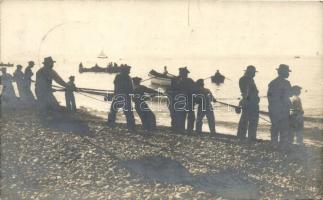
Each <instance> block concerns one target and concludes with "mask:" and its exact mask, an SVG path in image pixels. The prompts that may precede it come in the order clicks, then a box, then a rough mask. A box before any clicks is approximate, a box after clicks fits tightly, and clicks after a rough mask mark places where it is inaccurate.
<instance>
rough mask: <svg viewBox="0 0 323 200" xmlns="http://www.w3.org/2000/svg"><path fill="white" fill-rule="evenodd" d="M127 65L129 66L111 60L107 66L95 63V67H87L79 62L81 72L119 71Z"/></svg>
mask: <svg viewBox="0 0 323 200" xmlns="http://www.w3.org/2000/svg"><path fill="white" fill-rule="evenodd" d="M125 66H128V65H127V64H121V65H118V64H117V63H112V62H110V63H109V64H108V65H107V67H100V66H99V65H98V64H95V65H94V66H93V67H90V68H85V67H84V66H83V64H82V63H80V64H79V73H84V72H95V73H109V74H113V73H119V72H120V71H121V69H122V68H123V67H125Z"/></svg>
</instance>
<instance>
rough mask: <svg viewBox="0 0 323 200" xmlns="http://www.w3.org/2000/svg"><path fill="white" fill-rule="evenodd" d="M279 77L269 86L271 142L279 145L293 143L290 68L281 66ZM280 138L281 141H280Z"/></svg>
mask: <svg viewBox="0 0 323 200" xmlns="http://www.w3.org/2000/svg"><path fill="white" fill-rule="evenodd" d="M277 71H278V77H277V78H276V79H274V80H273V81H271V82H270V83H269V85H268V93H267V96H268V103H269V105H268V109H269V117H270V121H271V130H270V131H271V141H272V142H275V143H277V142H278V141H279V142H282V143H291V137H290V135H291V134H290V131H289V125H290V124H289V111H290V106H291V102H290V99H289V98H290V96H291V85H290V83H289V81H288V80H286V79H287V78H288V77H289V72H291V71H290V70H289V66H288V65H285V64H281V65H279V68H278V69H277ZM278 138H279V139H278Z"/></svg>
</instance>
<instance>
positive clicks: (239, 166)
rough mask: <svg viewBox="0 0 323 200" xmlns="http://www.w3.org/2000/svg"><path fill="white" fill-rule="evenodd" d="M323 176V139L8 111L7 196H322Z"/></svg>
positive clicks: (4, 140)
mask: <svg viewBox="0 0 323 200" xmlns="http://www.w3.org/2000/svg"><path fill="white" fill-rule="evenodd" d="M13 119H14V120H13ZM314 136H315V134H312V135H305V139H308V138H311V137H314ZM316 136H322V129H319V134H318V135H316ZM319 139H320V138H318V137H316V140H319ZM311 140H315V139H313V138H312V139H311ZM321 180H322V146H320V145H313V144H306V145H305V146H304V147H303V146H299V145H292V146H291V147H284V146H277V145H273V144H271V143H270V142H269V141H262V140H259V141H257V142H252V143H249V142H247V141H241V140H238V139H237V138H236V137H234V136H230V135H224V134H218V135H210V134H207V133H204V134H201V135H197V134H192V135H179V134H174V133H171V132H170V130H169V129H168V128H167V127H160V128H158V131H156V132H155V133H148V132H144V131H142V130H141V129H140V128H139V127H138V131H137V132H135V133H129V132H127V130H126V129H125V127H124V125H122V124H120V125H119V126H118V127H116V128H115V129H111V128H108V127H106V126H105V120H103V119H102V118H99V117H97V116H94V115H91V114H90V113H89V112H85V111H82V110H79V111H78V112H77V113H76V114H72V115H67V114H66V113H57V114H56V115H55V117H54V118H51V119H43V118H41V119H40V118H39V117H38V115H37V113H36V112H35V111H33V110H30V109H24V110H21V111H19V112H18V111H13V110H4V111H3V113H2V118H1V198H2V199H259V198H262V199H264V198H265V199H266V198H267V199H268V198H270V199H274V198H275V199H277V198H279V199H286V198H287V199H295V198H298V199H308V198H311V199H321V198H323V196H322V190H323V188H322V182H321Z"/></svg>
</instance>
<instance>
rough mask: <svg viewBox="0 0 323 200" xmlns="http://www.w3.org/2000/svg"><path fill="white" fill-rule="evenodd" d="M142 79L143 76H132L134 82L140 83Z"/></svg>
mask: <svg viewBox="0 0 323 200" xmlns="http://www.w3.org/2000/svg"><path fill="white" fill-rule="evenodd" d="M141 80H142V78H140V77H133V78H132V81H133V82H134V83H139V82H140V81H141Z"/></svg>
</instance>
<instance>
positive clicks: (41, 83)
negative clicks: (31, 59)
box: [35, 57, 67, 115]
mask: <svg viewBox="0 0 323 200" xmlns="http://www.w3.org/2000/svg"><path fill="white" fill-rule="evenodd" d="M54 63H55V61H54V60H53V59H52V57H46V58H44V62H43V65H44V66H43V67H42V68H40V69H39V70H38V71H37V73H36V85H35V93H36V97H37V100H38V106H39V109H40V113H41V114H42V115H48V114H49V112H51V111H54V110H57V109H58V106H59V104H58V102H57V100H56V98H55V96H54V94H53V91H54V90H53V88H52V82H53V80H54V81H55V82H56V83H58V84H59V85H61V86H63V87H65V88H66V87H67V85H66V83H65V81H64V80H63V79H62V78H61V77H60V76H59V75H58V74H57V72H56V71H55V70H53V67H54Z"/></svg>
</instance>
